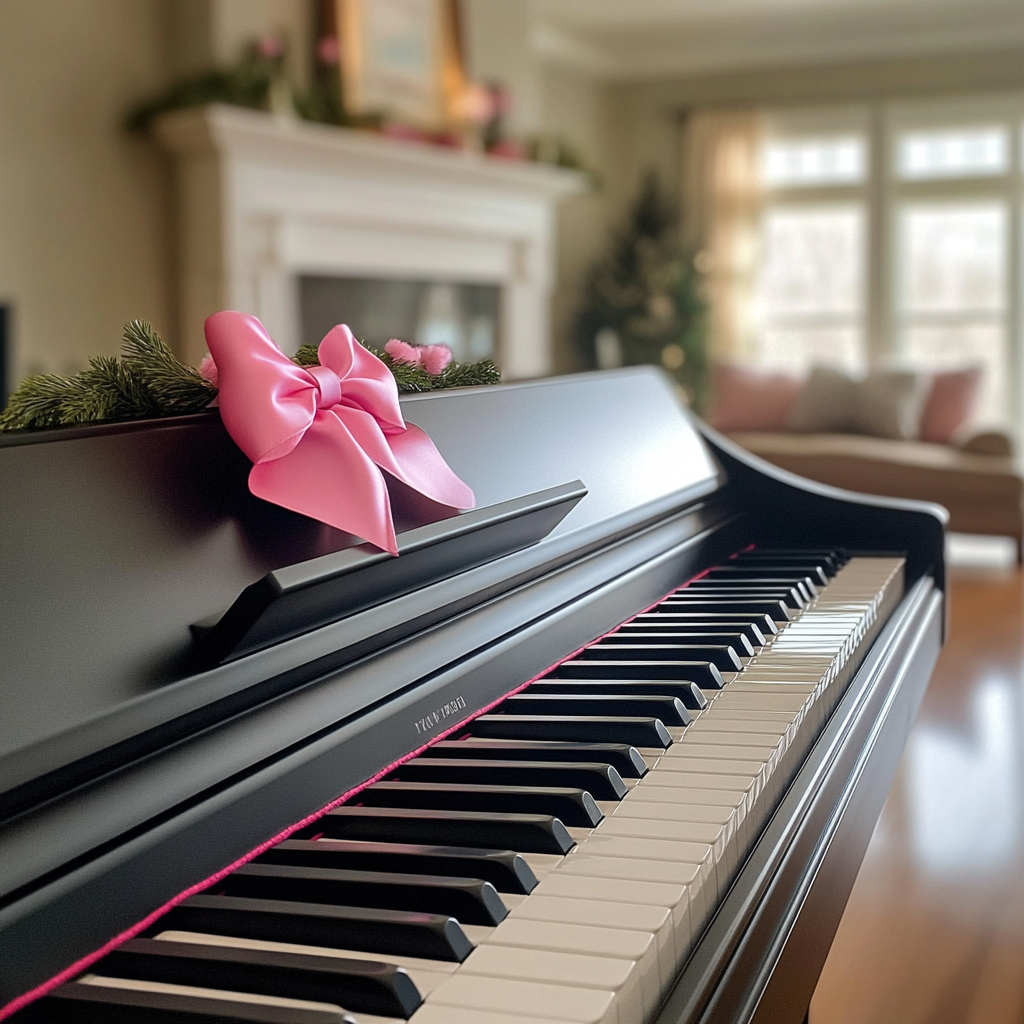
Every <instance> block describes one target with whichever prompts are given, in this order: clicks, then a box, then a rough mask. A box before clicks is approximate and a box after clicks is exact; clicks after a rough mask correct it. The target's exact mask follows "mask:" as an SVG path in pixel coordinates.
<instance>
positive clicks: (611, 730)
mask: <svg viewBox="0 0 1024 1024" xmlns="http://www.w3.org/2000/svg"><path fill="white" fill-rule="evenodd" d="M590 664H593V662H591V663H590ZM468 730H469V734H470V735H471V736H479V737H482V738H486V739H492V740H496V739H503V740H579V741H580V742H581V743H629V744H630V745H632V746H634V747H668V746H671V744H672V737H671V735H669V731H668V729H666V728H665V726H664V724H663V723H662V721H661V719H658V718H601V717H598V716H597V715H586V716H574V715H563V716H562V717H559V718H553V717H550V716H548V715H481V716H480V717H479V718H476V719H474V720H473V721H472V722H471V723H470V724H469V726H468ZM524 852H527V851H524Z"/></svg>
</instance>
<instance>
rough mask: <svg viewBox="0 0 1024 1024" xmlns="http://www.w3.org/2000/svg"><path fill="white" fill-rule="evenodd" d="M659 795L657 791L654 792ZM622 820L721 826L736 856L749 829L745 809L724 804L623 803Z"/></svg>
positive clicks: (618, 812) (620, 810) (743, 844)
mask: <svg viewBox="0 0 1024 1024" xmlns="http://www.w3.org/2000/svg"><path fill="white" fill-rule="evenodd" d="M651 792H657V790H651ZM615 814H616V815H617V816H618V817H619V818H639V819H643V820H645V821H689V822H698V823H703V824H711V825H719V826H721V827H722V828H724V829H726V843H727V844H731V845H732V846H733V847H734V848H736V849H734V853H733V856H734V857H738V856H739V850H740V849H742V848H744V847H745V844H746V835H747V829H746V825H745V817H746V815H745V814H744V811H743V808H742V807H739V806H736V805H732V806H727V805H723V804H687V803H684V802H682V801H680V802H675V803H668V802H665V801H661V802H658V801H650V802H646V801H642V800H639V799H637V800H632V801H626V800H623V801H622V803H620V804H619V806H618V808H617V809H616V811H615Z"/></svg>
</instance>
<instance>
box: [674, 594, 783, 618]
mask: <svg viewBox="0 0 1024 1024" xmlns="http://www.w3.org/2000/svg"><path fill="white" fill-rule="evenodd" d="M658 608H659V609H660V610H662V611H666V612H673V613H674V612H700V613H701V614H703V615H705V616H708V615H718V614H720V613H726V614H728V613H739V614H748V615H769V616H771V618H772V620H773V621H774V622H789V620H790V619H791V618H792V617H793V616H792V615H791V614H790V611H789V608H788V607H787V606H786V602H785V601H772V600H764V599H747V598H729V599H727V598H719V597H713V598H712V597H704V596H700V595H694V596H693V597H683V596H679V597H668V598H666V599H665V600H664V601H662V602H661V604H659V605H658Z"/></svg>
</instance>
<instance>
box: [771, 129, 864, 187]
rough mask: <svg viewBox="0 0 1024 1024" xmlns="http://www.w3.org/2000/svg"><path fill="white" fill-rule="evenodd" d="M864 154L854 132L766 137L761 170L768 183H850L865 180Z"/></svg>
mask: <svg viewBox="0 0 1024 1024" xmlns="http://www.w3.org/2000/svg"><path fill="white" fill-rule="evenodd" d="M864 155H865V154H864V140H863V139H861V138H858V137H857V136H841V137H839V138H831V139H829V138H825V139H798V140H792V139H788V140H778V139H776V140H769V141H768V142H766V144H765V146H764V154H763V160H762V174H763V177H764V182H765V184H766V185H768V186H769V187H780V186H781V187H785V186H798V185H805V186H806V185H838V184H849V183H852V182H858V181H863V180H864V171H865V162H864Z"/></svg>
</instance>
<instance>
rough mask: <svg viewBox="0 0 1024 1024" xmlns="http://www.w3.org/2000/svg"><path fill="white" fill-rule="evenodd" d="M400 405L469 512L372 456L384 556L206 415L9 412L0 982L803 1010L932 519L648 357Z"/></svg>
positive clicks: (510, 1017) (917, 638)
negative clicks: (829, 470)
mask: <svg viewBox="0 0 1024 1024" xmlns="http://www.w3.org/2000/svg"><path fill="white" fill-rule="evenodd" d="M403 409H404V412H405V415H406V416H407V418H408V419H409V420H411V421H412V422H414V423H417V424H418V425H420V426H422V427H423V428H424V429H426V430H427V431H428V433H429V434H430V435H431V436H432V437H433V439H434V440H435V442H436V444H437V446H438V448H439V449H440V450H441V452H442V454H443V455H444V456H445V458H446V459H447V461H448V462H449V464H450V465H451V466H452V467H453V468H454V469H455V471H456V472H457V473H458V474H459V475H460V476H461V477H462V478H463V479H465V480H466V481H467V482H468V483H470V485H471V486H472V487H473V488H474V490H475V492H476V495H477V499H478V503H479V507H478V508H477V509H476V510H474V511H472V512H470V513H464V514H462V515H460V516H457V517H455V518H451V517H450V512H448V513H446V512H445V511H444V510H440V509H438V508H436V507H429V506H428V505H427V504H426V503H424V502H423V501H419V502H417V501H416V500H414V497H413V496H412V495H411V494H407V493H405V494H403V493H399V489H398V488H397V485H396V488H395V490H394V492H393V498H394V503H395V507H396V510H397V515H398V525H399V530H400V548H401V551H402V554H401V556H400V557H399V558H398V559H392V558H391V557H390V556H383V555H380V554H378V553H375V552H374V551H373V550H371V549H369V548H368V547H367V546H365V545H360V543H359V541H358V540H357V539H355V538H352V537H350V536H347V535H345V534H342V533H340V532H338V531H336V530H332V529H330V528H328V527H326V526H323V525H322V524H319V523H316V522H313V521H311V520H308V519H305V518H303V517H301V516H298V515H295V514H293V513H290V512H287V511H285V510H282V509H279V508H276V507H273V506H270V505H267V504H265V503H263V502H261V501H259V500H257V499H255V498H253V497H252V496H251V495H250V494H249V493H248V490H247V488H246V483H245V481H246V475H247V472H248V463H247V461H246V460H245V458H244V456H243V455H242V454H241V453H240V452H239V451H238V450H237V449H236V448H235V447H234V445H233V443H232V442H231V440H230V439H229V438H228V436H227V434H226V433H225V431H224V430H223V428H222V426H221V424H220V420H219V417H218V416H217V414H216V413H209V414H202V415H197V416H188V417H182V418H176V419H166V420H159V421H152V422H146V423H135V424H121V425H100V426H95V427H90V428H83V429H68V430H63V431H50V432H45V433H37V434H33V435H6V436H4V435H0V588H2V590H0V602H2V605H0V965H2V967H0V1005H2V1006H3V1007H4V1009H3V1010H2V1011H0V1016H3V1017H8V1016H10V1017H12V1018H13V1019H14V1020H15V1021H19V1022H20V1021H24V1022H26V1024H27V1022H29V1021H39V1020H44V1021H102V1022H112V1021H141V1022H149V1021H153V1022H170V1021H175V1022H194V1024H195V1022H207V1021H210V1022H213V1021H225V1022H226V1021H239V1020H244V1021H257V1020H258V1021H268V1022H281V1024H287V1022H291V1024H321V1022H323V1024H326V1022H328V1021H351V1020H355V1021H370V1022H373V1024H379V1022H381V1021H389V1022H390V1021H402V1020H411V1021H412V1022H413V1024H440V1022H442V1021H443V1022H448V1024H464V1022H470V1021H472V1022H473V1024H515V1022H522V1024H528V1022H530V1021H533V1022H536V1024H544V1022H549V1024H550V1022H566V1021H580V1022H582V1021H594V1022H619V1024H641V1022H653V1021H657V1022H658V1024H689V1022H698V1021H700V1022H708V1024H711V1022H726V1021H730V1022H732V1021H743V1022H745V1021H758V1022H769V1021H770V1022H789V1021H793V1022H797V1021H801V1020H803V1019H804V1017H805V1014H806V1012H807V1007H808V1004H809V1001H810V997H811V993H812V992H813V989H814V985H815V983H816V981H817V977H818V974H819V972H820V970H821V967H822V965H823V963H824V960H825V957H826V955H827V953H828V949H829V945H830V943H831V940H832V937H833V935H834V933H835V930H836V928H837V926H838V923H839V919H840V917H841V915H842V912H843V908H844V906H845V903H846V900H847V897H848V895H849V892H850V889H851V886H852V884H853V881H854V878H855V876H856V873H857V870H858V868H859V865H860V862H861V858H862V856H863V853H864V851H865V848H866V846H867V843H868V840H869V838H870V835H871V832H872V829H873V827H874V824H875V821H876V819H877V816H878V814H879V811H880V809H881V806H882V803H883V802H884V800H885V797H886V794H887V792H888V789H889V786H890V783H891V781H892V778H893V774H894V772H895V770H896V766H897V763H898V761H899V758H900V754H901V751H902V748H903V745H904V742H905V739H906V737H907V734H908V731H909V729H910V727H911V724H912V722H913V719H914V716H915V713H916V710H917V707H918V703H919V701H920V699H921V696H922V694H923V691H924V689H925V686H926V684H927V681H928V678H929V675H930V672H931V670H932V667H933V665H934V662H935V659H936V657H937V654H938V651H939V647H940V644H941V639H942V633H943V621H944V613H943V607H944V605H943V601H944V598H943V594H944V587H945V580H944V570H943V532H944V519H943V512H942V510H941V509H939V508H937V507H932V506H926V505H920V504H915V503H911V502H900V501H893V500H886V499H880V498H870V497H864V496H859V495H853V494H849V493H843V492H839V491H835V490H831V489H829V488H826V487H822V486H819V485H816V484H812V483H809V482H807V481H805V480H801V479H798V478H796V477H793V476H790V475H788V474H786V473H784V472H782V471H779V470H776V469H773V468H771V467H769V466H768V465H766V464H764V463H761V462H759V461H758V460H756V459H755V458H753V457H751V456H749V455H746V454H745V453H743V452H742V451H741V450H739V449H737V448H736V447H734V446H733V445H732V444H731V443H730V442H729V441H728V440H726V439H724V438H722V437H720V436H718V435H716V434H714V432H712V431H711V430H709V429H707V428H705V427H704V426H703V425H702V424H700V423H699V422H697V421H695V420H694V419H693V418H692V417H691V416H690V415H689V414H688V413H687V411H686V410H685V409H683V408H682V407H681V406H680V404H679V403H678V401H677V399H676V397H675V395H674V392H673V390H672V386H671V383H670V382H669V381H668V380H667V379H666V378H665V377H664V376H662V375H661V374H660V373H659V372H657V371H654V370H650V369H635V370H624V371H619V372H614V373H602V374H588V375H581V376H576V377H566V378H560V379H553V380H546V381H539V382H531V383H523V384H512V385H507V386H501V387H495V388H481V389H467V390H455V391H449V392H441V393H436V394H430V395H421V396H415V397H408V398H405V399H403ZM446 516H448V517H447V518H446Z"/></svg>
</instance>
